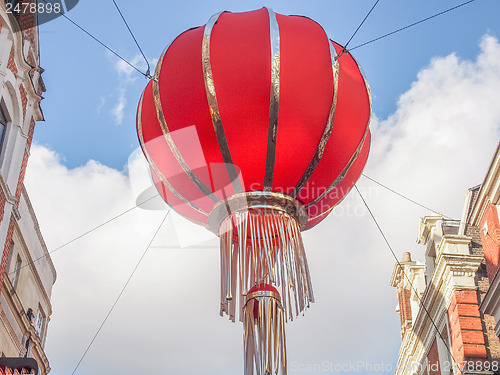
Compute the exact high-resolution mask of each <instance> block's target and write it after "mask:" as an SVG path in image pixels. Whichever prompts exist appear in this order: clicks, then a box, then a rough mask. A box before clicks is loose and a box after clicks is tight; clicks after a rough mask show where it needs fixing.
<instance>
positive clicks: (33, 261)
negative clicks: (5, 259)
mask: <svg viewBox="0 0 500 375" xmlns="http://www.w3.org/2000/svg"><path fill="white" fill-rule="evenodd" d="M158 196H159V194H156V195H154V196H152V197H151V198H148V199H146V200H145V201H143V202H141V203H138V204H136V205H135V206H134V207H130V208H129V209H127V210H125V211H123V212H122V213H120V214H118V215H116V216H114V217H112V218H111V219H109V220H106V221H105V222H103V223H101V224H99V225H97V226H95V227H94V228H92V229H90V230H88V231H87V232H85V233H82V234H80V235H79V236H77V237H75V238H73V239H72V240H71V241H68V242H66V243H64V244H62V245H61V246H59V247H56V248H55V249H54V250H51V251H49V252H47V253H46V254H44V255H42V256H41V257H38V258H36V259H34V260H32V261H31V262H28V263H26V264H25V265H23V266H21V267H20V268H19V269H18V271H19V270H22V269H23V268H24V267H28V266H30V265H32V264H33V263H36V262H38V261H39V260H42V259H44V258H46V257H48V256H49V255H50V254H52V253H54V252H56V251H57V250H60V249H62V248H63V247H66V246H67V245H69V244H71V243H73V242H75V241H76V240H79V239H80V238H82V237H85V236H86V235H87V234H90V233H92V232H93V231H95V230H97V229H99V228H101V227H103V226H105V225H106V224H109V223H111V222H112V221H113V220H116V219H118V218H119V217H121V216H123V215H125V214H126V213H128V212H130V211H132V210H134V209H136V208H137V207H140V206H142V205H143V204H146V203H147V202H149V201H151V200H153V199H154V198H156V197H158ZM15 272H17V271H13V272H11V273H9V274H7V276H11V275H12V274H13V273H15Z"/></svg>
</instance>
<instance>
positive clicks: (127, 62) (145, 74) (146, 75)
mask: <svg viewBox="0 0 500 375" xmlns="http://www.w3.org/2000/svg"><path fill="white" fill-rule="evenodd" d="M42 1H43V2H44V3H45V4H48V3H47V0H42ZM60 14H61V16H63V17H64V18H66V19H67V20H68V21H69V22H71V23H72V24H73V25H75V26H76V27H78V28H79V29H80V30H82V31H83V32H84V33H85V34H87V35H88V36H90V37H91V38H92V39H94V40H95V41H96V42H97V43H99V44H100V45H101V46H103V47H104V48H106V49H107V50H108V51H109V52H111V53H112V54H114V55H115V56H116V57H118V58H119V59H120V60H122V61H124V62H125V63H126V64H128V65H130V66H131V67H132V68H133V69H135V70H137V71H138V72H139V73H141V74H142V75H143V76H144V77H146V78H150V76H149V75H148V74H147V72H146V73H143V72H142V71H141V70H140V69H139V68H137V67H136V66H135V65H133V64H132V63H130V62H129V61H127V60H126V59H125V58H123V57H121V56H120V55H119V54H118V53H117V52H115V51H114V50H112V49H111V48H110V47H108V46H107V45H106V44H104V43H103V42H101V41H100V40H99V39H97V38H96V37H95V36H93V35H92V34H91V33H89V32H88V31H87V30H85V29H84V28H83V27H82V26H80V25H79V24H77V23H76V22H75V21H73V20H72V19H71V18H69V17H68V16H67V15H65V14H64V13H60Z"/></svg>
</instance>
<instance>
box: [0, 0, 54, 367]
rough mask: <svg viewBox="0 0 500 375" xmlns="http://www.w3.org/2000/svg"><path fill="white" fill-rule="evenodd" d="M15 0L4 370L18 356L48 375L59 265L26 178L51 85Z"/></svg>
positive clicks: (2, 296)
mask: <svg viewBox="0 0 500 375" xmlns="http://www.w3.org/2000/svg"><path fill="white" fill-rule="evenodd" d="M30 1H31V0H30ZM32 1H33V2H36V1H35V0H32ZM14 3H16V2H13V1H6V0H0V84H1V85H0V253H1V254H2V255H1V261H0V287H1V289H0V370H4V367H5V366H6V365H5V362H6V361H7V362H9V360H10V362H9V363H10V364H11V365H12V366H14V365H15V363H16V360H15V359H16V358H17V359H19V358H24V359H23V360H21V362H22V361H24V363H29V359H30V358H32V359H34V360H36V362H37V365H38V368H39V373H40V374H41V375H44V374H47V373H48V372H49V371H50V366H49V361H48V359H47V356H46V355H45V352H44V346H45V339H46V333H47V324H48V322H49V319H50V316H51V314H52V307H51V303H50V296H51V292H52V286H53V284H54V282H55V280H56V271H55V268H54V265H53V264H52V260H51V259H50V256H49V254H48V251H47V247H46V246H45V242H44V240H43V237H42V234H41V232H40V228H39V225H38V222H37V219H36V216H35V214H34V211H33V207H32V206H31V203H30V200H29V197H28V194H27V192H26V189H25V187H24V176H25V172H26V166H27V163H28V157H29V153H30V146H31V142H32V138H33V131H34V128H35V123H36V122H37V121H41V120H43V114H42V111H41V108H40V101H41V99H42V93H43V92H44V91H45V87H44V84H43V80H42V78H41V73H42V72H43V69H41V68H40V59H39V45H38V28H37V27H36V21H37V18H36V13H34V14H31V13H29V12H27V13H25V14H17V15H16V14H15V13H14V12H9V11H8V10H9V9H11V8H12V5H13V4H14ZM23 3H26V1H24V2H23ZM6 358H7V359H6ZM12 360H14V362H12ZM2 364H3V365H2ZM0 372H1V371H0Z"/></svg>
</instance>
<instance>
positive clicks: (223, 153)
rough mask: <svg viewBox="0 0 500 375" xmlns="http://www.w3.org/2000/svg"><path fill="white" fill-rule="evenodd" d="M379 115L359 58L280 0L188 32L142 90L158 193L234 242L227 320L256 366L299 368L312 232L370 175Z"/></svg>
mask: <svg viewBox="0 0 500 375" xmlns="http://www.w3.org/2000/svg"><path fill="white" fill-rule="evenodd" d="M370 112H371V98H370V90H369V87H368V84H367V82H366V81H365V79H364V78H363V75H362V74H361V72H360V68H359V66H358V64H357V63H356V61H355V60H354V59H353V57H352V56H351V54H350V53H349V52H347V51H345V50H344V49H343V47H342V46H340V45H339V44H337V43H335V42H333V41H331V40H329V39H328V37H327V35H326V34H325V32H324V30H323V29H322V28H321V26H320V25H318V24H317V23H316V22H314V21H312V20H311V19H309V18H305V17H300V16H284V15H281V14H276V13H274V12H273V11H272V10H270V9H267V8H263V9H259V10H256V11H251V12H243V13H230V12H221V13H218V14H216V15H214V16H212V17H211V18H210V20H209V21H208V23H207V24H206V25H205V26H202V27H197V28H193V29H190V30H187V31H185V32H184V33H182V34H181V35H179V36H178V37H177V38H176V39H175V40H174V41H173V42H172V44H171V45H170V46H169V47H168V48H167V49H166V51H165V52H164V53H163V55H162V56H161V58H160V60H159V62H158V65H157V67H156V72H155V77H154V79H153V80H151V81H150V82H149V84H148V85H147V87H146V89H145V91H144V93H143V94H142V97H141V100H140V103H139V108H138V113H137V131H138V135H139V140H140V143H141V146H142V149H143V152H144V154H145V156H146V158H147V160H148V162H149V164H150V167H151V173H152V176H153V179H154V182H155V184H156V186H157V189H158V191H159V192H160V194H161V195H162V197H163V198H164V200H165V201H166V202H167V203H168V204H169V205H170V206H171V207H173V208H174V209H175V210H176V211H177V212H178V213H180V214H181V215H183V216H184V217H186V218H187V219H189V220H191V221H193V222H195V223H197V224H200V225H202V226H204V227H206V228H208V229H210V230H212V231H213V232H214V233H216V234H217V235H218V236H219V237H220V241H221V315H223V314H224V313H225V314H227V315H229V317H230V318H231V320H233V321H234V320H235V318H236V317H237V316H239V318H240V320H244V329H245V351H246V365H245V373H246V374H247V375H249V374H253V371H254V369H255V370H256V372H257V374H271V373H278V372H281V373H286V351H285V345H284V341H285V339H284V338H285V336H284V328H283V327H284V325H283V324H284V321H287V320H288V319H293V318H294V317H295V316H297V315H298V314H300V313H301V312H303V311H304V310H305V308H306V307H308V306H309V303H310V302H314V297H313V292H312V285H311V279H310V276H309V270H308V266H307V259H306V255H305V251H304V248H303V244H302V238H301V234H300V233H301V231H303V230H307V229H309V228H312V227H313V226H315V225H316V224H318V223H319V222H320V221H322V220H323V219H324V218H325V217H326V216H327V215H328V214H329V213H330V212H331V210H332V209H333V208H334V207H335V205H336V204H338V203H339V202H340V201H341V200H342V199H343V198H344V197H345V195H346V194H347V193H348V192H349V190H350V189H351V188H352V187H353V185H354V184H355V182H356V181H357V179H358V178H359V176H360V174H361V172H362V169H363V167H364V165H365V163H366V159H367V157H368V151H369V147H370V132H369V130H368V123H369V119H370ZM280 364H281V365H280Z"/></svg>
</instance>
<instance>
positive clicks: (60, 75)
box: [35, 0, 500, 168]
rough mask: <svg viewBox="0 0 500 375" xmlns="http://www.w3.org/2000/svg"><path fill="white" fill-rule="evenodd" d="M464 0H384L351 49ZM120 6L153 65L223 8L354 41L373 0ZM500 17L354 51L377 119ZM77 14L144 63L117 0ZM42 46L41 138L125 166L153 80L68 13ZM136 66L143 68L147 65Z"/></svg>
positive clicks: (474, 14)
mask: <svg viewBox="0 0 500 375" xmlns="http://www.w3.org/2000/svg"><path fill="white" fill-rule="evenodd" d="M459 3H460V2H459V1H450V0H446V1H445V0H442V1H428V0H426V1H418V2H415V1H396V0H381V1H380V2H379V4H378V5H377V7H376V8H375V10H374V11H373V13H372V14H371V16H370V17H369V18H368V20H367V21H366V22H365V24H364V25H363V27H362V28H361V29H360V31H359V32H358V33H357V35H356V36H355V38H354V39H353V40H352V42H351V44H350V46H351V47H354V46H356V45H358V44H361V43H363V42H366V41H368V40H370V39H373V38H375V37H377V36H380V35H383V34H385V33H388V32H391V31H393V30H396V29H398V28H400V27H403V26H406V25H408V24H410V23H412V22H415V21H418V20H420V19H422V18H425V17H427V16H430V15H432V14H435V13H437V12H439V11H442V10H445V9H447V8H450V7H452V6H454V5H457V4H459ZM97 4H99V5H98V6H96V5H97ZM118 4H119V6H120V8H121V10H122V12H123V14H124V15H125V17H126V19H127V21H128V23H129V25H130V27H131V28H132V30H133V31H134V33H135V35H136V37H137V39H138V41H139V43H140V45H141V47H142V49H143V50H144V52H145V54H146V56H147V57H148V59H149V60H153V59H155V58H158V56H159V55H160V53H161V52H162V50H163V49H164V48H165V46H166V45H167V44H168V43H169V42H170V41H171V40H172V39H173V38H175V37H176V36H177V35H178V34H179V33H181V32H182V31H184V30H186V29H188V28H190V27H193V26H198V25H203V24H204V23H206V21H207V20H208V18H209V17H210V15H212V14H214V13H216V12H218V11H220V10H221V9H226V10H231V11H243V10H252V9H257V8H260V7H262V6H264V5H265V6H269V7H271V8H273V10H274V11H276V12H278V13H283V14H300V15H305V16H308V17H310V18H312V19H314V20H316V21H317V22H319V23H320V24H321V25H322V26H323V27H324V28H325V30H326V31H327V33H328V34H329V36H330V38H331V39H333V40H335V41H337V42H339V43H346V41H347V40H348V39H349V37H350V36H351V35H352V33H353V32H354V30H355V29H356V27H357V26H358V24H359V23H360V22H361V20H362V19H363V17H364V16H365V14H366V13H367V11H368V10H369V9H370V7H371V6H372V4H373V2H372V1H367V0H364V1H359V0H354V1H353V0H351V1H348V2H347V1H309V2H305V1H269V2H261V1H240V2H235V1H210V2H203V1H192V0H187V1H180V2H165V1H153V0H148V1H144V2H141V3H138V2H133V1H128V0H121V1H119V2H118ZM499 11H500V3H499V2H498V1H495V0H477V1H476V2H474V3H471V4H469V5H467V6H464V7H462V8H459V9H457V10H455V11H453V12H450V13H448V14H445V15H443V16H441V17H438V18H435V19H433V20H430V21H428V22H426V23H423V24H420V25H417V26H415V27H414V28H411V29H409V30H405V31H403V32H401V33H398V34H396V35H393V36H390V37H388V38H386V39H383V40H380V41H377V42H375V43H373V44H370V45H367V46H364V47H361V48H359V49H356V50H355V51H353V55H354V56H355V58H356V59H357V60H358V62H359V63H360V64H361V66H362V67H363V68H364V70H365V72H366V75H367V77H368V79H369V82H370V85H371V89H372V93H373V109H374V113H375V114H376V115H377V116H379V117H387V116H388V115H389V114H390V113H391V112H393V111H394V110H395V108H396V103H397V99H398V97H399V95H401V94H402V93H403V92H404V91H406V90H407V89H408V87H409V86H410V84H411V82H412V81H414V80H415V79H416V72H418V70H419V69H421V68H422V67H424V66H426V65H428V64H429V61H430V59H431V58H432V57H433V56H442V55H447V54H449V53H451V52H455V53H456V54H457V55H458V56H460V57H461V58H472V57H473V56H475V55H476V54H477V53H478V42H479V40H480V38H481V37H482V36H483V35H484V34H485V33H487V32H489V33H491V34H492V35H497V36H498V35H500V23H499V22H498V17H497V15H498V14H499ZM68 16H69V17H70V18H71V19H73V20H74V21H75V22H77V23H78V24H80V25H81V26H82V27H84V28H85V29H87V30H88V31H89V32H91V33H92V34H93V35H95V36H96V37H97V38H99V39H100V40H102V41H103V42H104V43H105V44H107V45H108V46H110V47H111V48H112V49H114V50H115V51H116V52H118V53H119V54H120V55H122V56H123V57H125V58H126V59H127V60H129V61H132V60H134V58H135V57H136V56H137V54H138V53H139V51H138V50H137V48H136V46H135V45H134V42H133V40H132V38H131V37H130V36H129V34H128V32H127V30H126V28H125V25H124V24H123V22H122V21H121V19H120V16H119V14H118V12H117V11H116V9H115V8H114V5H113V3H112V2H111V1H99V2H97V1H81V2H80V3H79V4H78V6H77V7H76V8H74V9H73V10H72V11H71V12H70V13H68ZM40 45H41V51H40V53H41V64H42V67H43V68H44V69H45V70H46V72H45V73H44V75H43V77H44V80H45V83H46V86H47V92H46V94H45V98H46V99H45V100H44V101H43V112H44V115H45V119H46V122H45V123H44V124H40V125H39V126H38V127H37V128H36V133H35V139H36V141H37V142H39V143H41V144H45V145H48V146H49V147H51V148H53V149H54V150H56V151H58V152H59V153H61V154H62V155H63V156H64V158H65V160H66V163H67V165H68V166H70V167H74V166H79V165H82V164H84V163H85V162H86V161H87V160H88V159H95V160H98V161H100V162H102V163H104V164H106V165H109V166H112V167H115V168H122V167H123V166H124V164H125V163H126V160H127V158H128V155H129V154H130V152H131V151H132V150H133V149H134V148H135V147H136V146H137V140H136V136H135V130H134V121H135V117H134V116H135V110H136V103H137V102H138V99H139V96H140V94H141V92H142V89H143V88H144V87H145V85H146V80H145V79H144V78H142V77H141V76H140V75H139V74H138V73H137V74H136V73H135V72H133V73H132V74H131V77H132V78H134V79H135V80H134V81H133V82H123V80H124V77H123V75H119V74H117V72H116V69H115V62H116V58H115V57H114V56H112V55H110V54H109V53H108V52H107V51H106V50H105V49H104V48H103V47H102V46H100V45H99V44H97V43H96V42H95V41H94V40H92V39H91V38H89V37H88V36H87V35H85V34H84V33H83V32H81V31H80V30H78V29H77V28H76V27H75V26H74V25H72V24H71V23H70V22H68V21H67V20H66V19H64V18H62V17H61V18H59V19H56V20H53V21H51V22H49V23H47V24H44V25H42V26H41V27H40ZM134 61H136V62H138V63H139V64H142V60H140V59H139V60H134ZM140 66H141V67H143V66H142V65H140ZM120 97H121V98H122V100H124V101H125V102H126V104H125V106H124V109H123V120H122V122H121V123H120V124H117V121H116V119H115V118H114V117H113V115H112V114H111V111H112V108H113V107H115V106H116V104H117V102H118V100H120Z"/></svg>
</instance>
